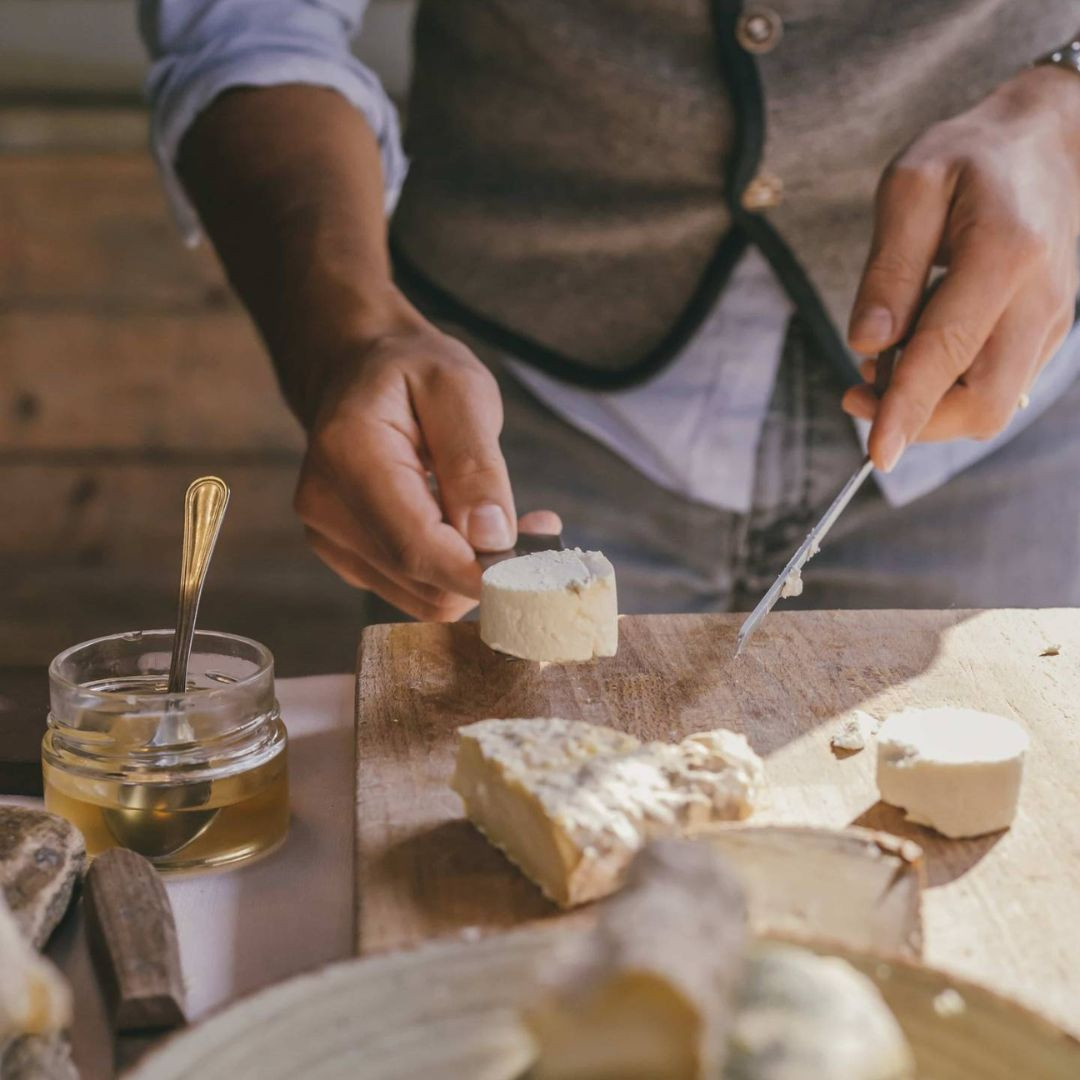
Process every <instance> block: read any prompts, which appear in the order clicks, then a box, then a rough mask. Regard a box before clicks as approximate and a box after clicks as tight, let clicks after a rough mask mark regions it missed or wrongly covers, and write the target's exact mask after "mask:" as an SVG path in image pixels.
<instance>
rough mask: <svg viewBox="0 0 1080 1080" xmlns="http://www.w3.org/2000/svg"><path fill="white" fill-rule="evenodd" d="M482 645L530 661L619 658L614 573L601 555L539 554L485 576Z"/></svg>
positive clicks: (500, 565) (502, 565)
mask: <svg viewBox="0 0 1080 1080" xmlns="http://www.w3.org/2000/svg"><path fill="white" fill-rule="evenodd" d="M480 638H481V640H482V641H484V642H485V643H486V644H488V645H490V646H491V648H493V649H496V650H498V651H499V652H504V653H509V654H510V655H511V656H519V657H521V658H523V659H525V660H541V661H551V662H563V661H569V660H592V659H593V658H594V657H596V656H614V655H615V651H616V649H617V648H618V645H619V622H618V603H617V599H616V592H615V571H614V569H613V567H612V565H611V563H610V562H608V560H607V559H605V558H604V556H603V555H602V554H600V552H598V551H581V550H580V549H578V548H574V549H573V550H568V551H538V552H536V553H535V554H533V555H522V556H520V557H519V558H517V559H506V560H505V561H503V562H499V563H496V564H495V565H494V566H491V567H489V568H488V569H487V570H486V571H484V577H483V579H482V584H481V592H480Z"/></svg>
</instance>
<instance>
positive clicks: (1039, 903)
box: [356, 610, 1080, 1032]
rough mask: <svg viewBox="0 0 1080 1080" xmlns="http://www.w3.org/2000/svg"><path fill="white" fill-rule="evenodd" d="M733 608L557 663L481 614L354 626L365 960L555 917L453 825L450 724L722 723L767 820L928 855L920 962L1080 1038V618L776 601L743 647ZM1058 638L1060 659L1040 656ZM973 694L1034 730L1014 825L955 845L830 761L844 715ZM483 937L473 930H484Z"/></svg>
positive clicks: (670, 623)
mask: <svg viewBox="0 0 1080 1080" xmlns="http://www.w3.org/2000/svg"><path fill="white" fill-rule="evenodd" d="M740 622H741V616H737V615H654V616H627V617H625V618H623V619H622V620H621V622H620V645H619V653H618V656H616V657H613V658H610V659H604V660H598V661H594V662H592V663H587V664H568V665H545V666H541V665H538V664H535V663H529V662H526V661H521V660H514V659H511V658H509V657H505V656H501V655H499V654H496V653H493V652H492V651H491V650H489V649H488V648H487V647H486V646H485V645H484V644H483V643H482V642H481V641H480V640H479V638H478V636H477V629H476V626H475V624H454V625H437V624H399V625H394V626H376V627H371V628H369V629H367V630H366V631H365V632H364V635H363V639H362V643H361V649H360V659H359V675H358V687H357V701H358V725H357V769H358V775H357V832H356V836H357V862H356V868H357V869H356V873H357V901H358V914H357V937H358V948H359V950H360V951H361V952H363V953H373V952H379V951H383V950H386V949H390V948H396V947H400V946H406V945H414V944H416V943H418V942H420V941H422V940H425V939H428V938H432V937H439V936H445V935H449V934H455V933H461V932H462V931H465V932H466V933H469V934H471V933H474V932H476V930H489V929H495V928H502V927H509V926H512V925H518V924H521V923H523V922H527V921H529V920H531V919H536V918H542V917H550V916H552V915H553V909H552V907H551V905H549V904H548V902H547V901H545V900H544V899H543V897H541V895H540V894H539V892H538V891H537V890H536V889H535V888H534V887H533V886H532V885H531V884H530V883H529V882H527V881H526V880H525V879H524V878H523V877H522V876H521V875H520V874H519V873H518V871H517V870H516V869H514V867H512V866H511V865H510V864H509V863H508V862H507V861H506V860H505V859H504V858H503V857H502V855H500V854H499V853H498V852H497V851H495V850H494V849H493V848H491V847H490V846H489V845H488V844H487V842H486V841H485V840H483V839H482V838H481V837H480V836H479V835H478V834H477V833H476V832H475V831H474V830H473V829H472V828H471V826H469V824H468V823H467V822H466V821H464V820H463V818H462V816H461V806H460V803H459V801H458V799H457V797H456V796H455V795H454V794H453V792H451V791H450V789H449V787H448V786H447V785H448V780H449V777H450V774H451V771H452V765H453V757H454V752H455V745H456V736H455V731H456V729H457V728H458V727H459V726H460V725H462V724H465V723H468V722H470V721H472V720H478V719H482V718H485V717H513V716H543V715H548V716H552V715H554V716H563V717H567V718H571V719H582V720H589V721H593V722H595V723H604V724H610V725H612V726H615V727H619V728H622V729H625V730H627V731H630V732H633V733H634V734H635V735H637V736H639V737H640V738H642V739H663V740H675V739H678V738H681V737H682V736H683V735H685V734H687V733H689V732H691V731H697V730H702V729H705V728H710V727H718V726H726V727H730V728H732V729H734V730H736V731H742V732H744V733H745V734H746V735H747V737H748V738H749V740H750V743H751V745H752V746H753V747H754V749H755V750H757V752H758V753H759V754H761V755H762V757H763V758H764V759H765V761H766V776H767V804H766V805H764V806H763V807H762V808H761V809H760V810H759V811H758V812H757V813H755V815H754V819H753V820H755V821H760V822H780V823H788V824H806V825H825V826H830V827H842V826H846V825H850V824H858V825H869V826H871V827H873V828H878V829H885V830H887V831H889V832H893V833H896V834H898V835H901V836H906V837H909V838H911V839H914V840H915V841H917V842H918V843H919V844H920V845H921V846H922V847H923V849H924V851H925V853H926V868H927V875H928V888H927V891H926V893H925V896H924V905H923V921H924V935H925V940H924V956H925V958H926V961H927V963H929V964H932V965H935V966H938V967H941V968H944V969H946V970H951V971H954V972H957V973H959V974H960V975H963V976H967V977H969V978H973V979H976V980H980V981H983V982H984V983H986V984H987V985H989V986H990V987H992V988H994V989H997V990H999V991H1002V992H1005V993H1008V994H1011V995H1014V996H1015V997H1017V998H1018V999H1019V1000H1021V1001H1022V1002H1024V1003H1026V1004H1028V1005H1031V1006H1033V1007H1035V1008H1037V1009H1040V1010H1042V1011H1043V1012H1044V1013H1046V1014H1047V1015H1048V1016H1050V1017H1051V1018H1053V1019H1055V1020H1057V1021H1059V1022H1061V1023H1062V1024H1064V1025H1065V1026H1066V1027H1068V1028H1070V1029H1071V1030H1073V1031H1074V1032H1080V932H1077V930H1076V922H1075V920H1076V915H1075V913H1076V912H1077V911H1078V910H1080V665H1078V660H1080V611H1072V610H1044V611H985V612H971V611H947V612H931V611H922V612H918V611H872V612H858V611H847V612H775V613H774V614H772V615H771V616H770V617H769V618H768V620H766V622H765V623H764V624H763V627H762V629H761V630H760V631H759V633H758V634H757V635H756V636H755V637H754V639H753V641H752V643H751V645H750V647H749V649H748V651H747V652H746V653H745V654H744V655H743V656H741V657H740V658H739V659H738V660H733V657H732V653H733V645H734V638H735V632H736V630H737V628H738V626H739V624H740ZM1049 646H1057V647H1058V649H1059V651H1058V653H1057V655H1048V656H1044V655H1041V654H1042V653H1043V652H1044V651H1046V650H1047V648H1048V647H1049ZM936 705H963V706H968V707H972V708H979V709H985V710H987V711H990V712H996V713H1000V714H1001V715H1003V716H1008V717H1012V718H1014V719H1016V720H1018V721H1020V722H1021V723H1022V724H1023V725H1024V726H1025V727H1026V728H1027V729H1028V730H1029V731H1030V732H1031V736H1032V748H1031V751H1030V753H1029V756H1028V760H1027V762H1026V765H1025V776H1024V786H1023V791H1022V794H1021V805H1020V811H1019V814H1018V817H1017V820H1016V822H1015V823H1014V825H1013V827H1012V829H1011V830H1009V831H1008V832H1005V833H999V834H995V835H991V836H987V837H981V838H978V839H974V840H946V839H944V838H943V837H939V836H938V835H937V834H935V833H933V832H931V831H929V830H927V829H924V828H921V827H919V826H914V825H908V824H907V823H906V822H905V821H904V820H903V816H902V814H901V813H900V812H898V811H896V810H894V809H892V808H891V807H887V806H884V805H882V804H880V803H878V800H877V794H876V789H875V786H874V779H873V772H874V752H873V748H872V747H870V748H868V749H867V750H866V751H863V752H862V753H858V754H854V755H850V756H847V757H843V758H840V757H838V756H837V755H836V754H834V753H833V751H832V750H831V749H830V746H829V738H830V736H831V735H832V734H833V733H834V732H835V731H836V730H837V729H838V727H839V726H840V724H841V723H842V721H843V719H844V717H845V716H847V715H849V714H850V713H851V712H852V710H854V709H864V710H866V711H868V712H869V713H871V714H872V715H875V716H878V717H884V716H885V715H887V714H888V713H890V712H892V711H894V710H897V709H899V708H903V707H907V706H923V707H925V706H936ZM474 928H475V929H474Z"/></svg>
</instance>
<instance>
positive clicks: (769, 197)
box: [739, 169, 784, 211]
mask: <svg viewBox="0 0 1080 1080" xmlns="http://www.w3.org/2000/svg"><path fill="white" fill-rule="evenodd" d="M783 198H784V183H783V181H782V180H781V179H780V177H779V176H776V175H775V174H773V173H771V172H768V171H767V170H766V169H762V170H761V172H759V173H758V174H757V176H755V177H754V179H753V180H751V181H750V183H749V184H747V185H746V187H745V188H743V193H742V198H741V199H740V200H739V201H740V202H741V203H742V208H743V209H744V210H751V211H753V210H768V209H769V208H770V207H772V206H779V205H780V203H781V201H782V200H783Z"/></svg>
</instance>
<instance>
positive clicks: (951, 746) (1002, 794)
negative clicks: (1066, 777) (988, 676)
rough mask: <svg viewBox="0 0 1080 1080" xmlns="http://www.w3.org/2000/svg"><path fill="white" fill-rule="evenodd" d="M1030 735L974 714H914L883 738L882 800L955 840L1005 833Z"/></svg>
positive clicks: (900, 716)
mask: <svg viewBox="0 0 1080 1080" xmlns="http://www.w3.org/2000/svg"><path fill="white" fill-rule="evenodd" d="M1028 741H1029V740H1028V736H1027V732H1025V731H1024V729H1023V728H1022V727H1020V725H1019V724H1016V723H1014V722H1013V721H1012V720H1006V719H1005V718H1004V717H1002V716H994V715H992V714H990V713H984V712H978V711H976V710H975V709H955V708H940V709H908V710H906V711H904V712H901V713H896V714H895V715H893V716H890V717H889V718H888V719H887V720H886V721H885V723H884V724H883V725H882V726H881V730H880V731H879V732H878V737H877V749H878V757H877V784H878V790H879V792H880V793H881V797H882V799H884V800H885V802H887V803H892V804H893V805H894V806H899V807H902V808H903V809H904V810H906V811H907V817H908V820H909V821H914V822H915V823H916V824H919V825H928V826H930V828H932V829H936V830H937V831H938V832H939V833H943V834H944V835H945V836H949V837H963V836H980V835H982V834H983V833H989V832H996V831H997V830H999V829H1007V828H1008V827H1009V826H1010V825H1011V824H1012V820H1013V818H1014V817H1015V816H1016V806H1017V802H1018V800H1019V797H1020V778H1021V775H1022V773H1023V766H1024V753H1025V751H1026V750H1027V747H1028Z"/></svg>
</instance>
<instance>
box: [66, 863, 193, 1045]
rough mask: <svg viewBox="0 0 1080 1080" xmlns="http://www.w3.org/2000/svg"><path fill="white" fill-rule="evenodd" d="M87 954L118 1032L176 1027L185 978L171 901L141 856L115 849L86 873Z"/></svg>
mask: <svg viewBox="0 0 1080 1080" xmlns="http://www.w3.org/2000/svg"><path fill="white" fill-rule="evenodd" d="M83 906H84V909H85V912H86V932H87V937H88V939H89V942H90V953H91V957H92V958H93V961H94V967H95V968H96V970H97V973H98V979H99V980H100V983H101V987H102V990H103V991H104V994H105V999H106V1003H107V1005H108V1006H109V1013H110V1017H111V1019H112V1022H113V1026H114V1027H115V1029H116V1030H117V1031H118V1032H127V1031H142V1030H145V1029H167V1028H174V1027H181V1026H182V1025H183V1024H184V1022H185V1016H184V977H183V974H182V972H181V970H180V950H179V947H178V945H177V940H176V923H175V922H174V921H173V913H172V907H171V906H170V904H169V898H168V896H167V895H166V893H165V888H164V886H163V885H162V884H161V879H160V878H159V877H158V874H157V871H156V870H155V869H154V868H153V867H152V866H151V865H150V863H149V862H147V861H146V859H144V858H143V857H142V856H141V855H136V854H135V852H134V851H127V850H125V849H124V848H112V849H110V850H109V851H104V852H102V853H101V854H100V855H98V856H97V858H96V859H94V861H93V863H92V864H91V866H90V870H89V871H88V872H87V875H86V883H85V892H84V899H83Z"/></svg>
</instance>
